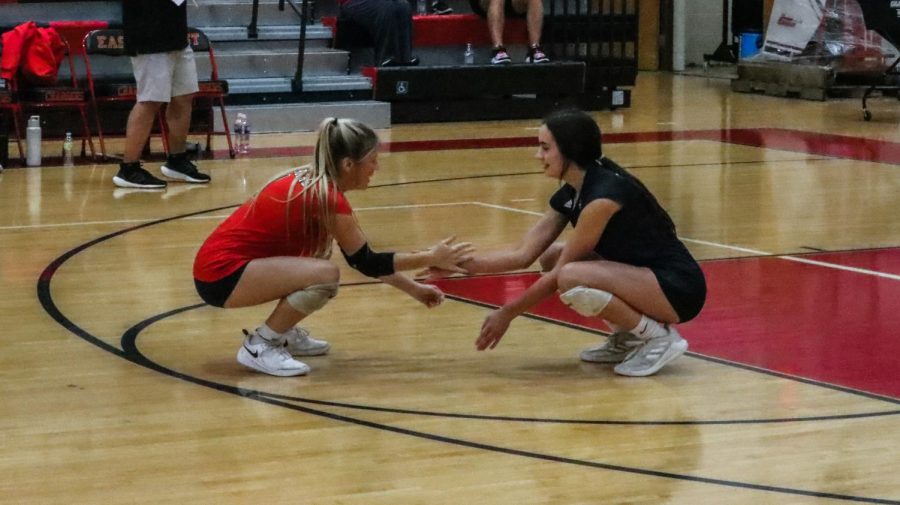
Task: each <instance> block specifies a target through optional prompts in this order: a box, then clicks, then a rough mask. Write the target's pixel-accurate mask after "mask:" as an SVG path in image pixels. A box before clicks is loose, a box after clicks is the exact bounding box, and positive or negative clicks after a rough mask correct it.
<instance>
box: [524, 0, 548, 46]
mask: <svg viewBox="0 0 900 505" xmlns="http://www.w3.org/2000/svg"><path fill="white" fill-rule="evenodd" d="M525 24H526V25H527V28H528V42H529V43H530V44H531V46H536V45H538V44H540V43H541V31H542V30H543V25H544V3H543V2H542V1H541V0H528V11H527V13H526V15H525Z"/></svg>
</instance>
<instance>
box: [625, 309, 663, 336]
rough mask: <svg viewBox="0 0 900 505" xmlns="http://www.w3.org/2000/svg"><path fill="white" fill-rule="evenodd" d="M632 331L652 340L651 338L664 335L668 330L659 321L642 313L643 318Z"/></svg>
mask: <svg viewBox="0 0 900 505" xmlns="http://www.w3.org/2000/svg"><path fill="white" fill-rule="evenodd" d="M631 333H633V334H634V335H636V336H637V338H639V339H641V340H650V339H651V338H658V337H663V336H665V335H666V333H668V332H667V331H666V328H665V327H664V326H663V325H661V324H659V323H658V322H657V321H654V320H653V319H650V318H649V317H647V316H644V315H642V316H641V320H640V321H638V324H637V326H635V327H634V328H633V329H632V330H631Z"/></svg>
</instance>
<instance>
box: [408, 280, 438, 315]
mask: <svg viewBox="0 0 900 505" xmlns="http://www.w3.org/2000/svg"><path fill="white" fill-rule="evenodd" d="M417 284H418V289H417V290H416V292H415V293H414V294H413V298H415V299H416V300H418V301H419V303H421V304H422V305H425V306H426V307H428V308H429V309H430V308H434V307H437V306H438V305H440V304H441V303H443V301H444V293H443V292H442V291H441V290H440V289H438V287H437V286H432V285H430V284H422V283H417Z"/></svg>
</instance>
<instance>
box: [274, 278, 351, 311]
mask: <svg viewBox="0 0 900 505" xmlns="http://www.w3.org/2000/svg"><path fill="white" fill-rule="evenodd" d="M337 292H338V285H337V283H330V284H313V285H312V286H308V287H307V288H306V289H301V290H300V291H294V292H293V293H291V294H289V295H287V296H286V297H285V299H286V300H287V302H288V303H289V304H290V305H291V307H293V308H294V309H295V310H297V312H302V313H304V314H306V315H310V314H312V313H313V312H315V311H317V310H319V309H321V308H322V307H324V306H325V304H326V303H328V300H330V299H332V298H334V297H335V295H337Z"/></svg>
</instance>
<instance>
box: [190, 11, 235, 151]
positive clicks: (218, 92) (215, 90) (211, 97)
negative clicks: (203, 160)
mask: <svg viewBox="0 0 900 505" xmlns="http://www.w3.org/2000/svg"><path fill="white" fill-rule="evenodd" d="M188 42H190V45H191V50H192V51H194V53H195V54H207V55H208V57H209V67H210V73H209V78H208V79H203V78H200V79H199V83H198V84H199V88H200V91H198V92H197V94H196V95H194V103H195V108H196V109H198V110H199V109H200V108H203V109H205V110H206V111H207V130H206V151H207V152H209V151H210V145H211V144H210V140H211V139H212V135H213V133H218V134H221V135H225V140H226V141H227V142H228V155H229V156H231V157H232V158H234V146H233V145H232V143H231V131H230V130H229V129H228V115H227V114H226V113H225V97H226V96H228V81H226V80H224V79H219V69H218V67H217V66H216V54H215V51H213V47H212V44H211V43H210V42H209V37H207V36H206V34H205V33H203V32H202V31H201V30H199V29H197V28H193V27H191V28H188ZM198 102H199V104H200V106H201V107H196V104H197V103H198ZM216 106H218V108H219V111H220V112H221V113H222V131H221V132H215V131H214V128H213V126H214V124H215V122H214V119H215V118H214V114H215V111H214V110H213V109H214V108H215V107H216Z"/></svg>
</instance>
